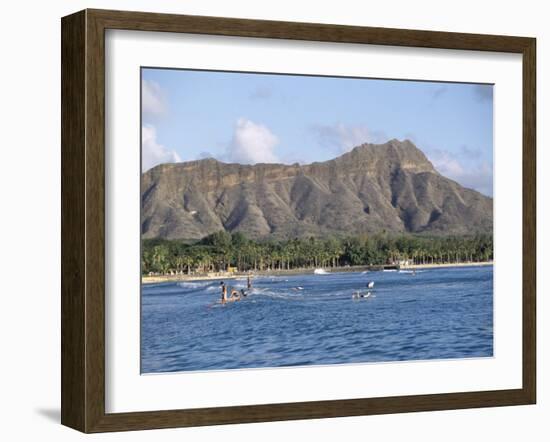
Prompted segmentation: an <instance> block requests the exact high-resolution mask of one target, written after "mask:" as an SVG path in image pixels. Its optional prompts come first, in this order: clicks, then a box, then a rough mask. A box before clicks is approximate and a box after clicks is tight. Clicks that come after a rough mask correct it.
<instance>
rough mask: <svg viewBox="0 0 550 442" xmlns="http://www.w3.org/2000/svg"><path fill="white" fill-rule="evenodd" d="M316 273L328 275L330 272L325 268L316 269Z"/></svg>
mask: <svg viewBox="0 0 550 442" xmlns="http://www.w3.org/2000/svg"><path fill="white" fill-rule="evenodd" d="M313 273H314V274H315V275H328V274H329V272H327V271H326V270H325V269H315V270H314V271H313Z"/></svg>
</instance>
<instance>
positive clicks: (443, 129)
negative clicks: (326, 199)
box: [141, 68, 493, 195]
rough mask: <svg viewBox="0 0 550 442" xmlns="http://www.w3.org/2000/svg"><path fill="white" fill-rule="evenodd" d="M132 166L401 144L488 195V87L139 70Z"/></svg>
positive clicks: (312, 156)
mask: <svg viewBox="0 0 550 442" xmlns="http://www.w3.org/2000/svg"><path fill="white" fill-rule="evenodd" d="M141 86H142V154H143V157H142V162H143V169H144V170H147V169H149V168H150V167H153V166H154V165H156V164H159V163H163V162H177V161H190V160H195V159H200V158H206V157H214V158H217V159H219V160H221V161H225V162H240V163H250V164H253V163H258V162H281V163H287V164H291V163H295V162H299V163H304V164H305V163H310V162H313V161H324V160H328V159H331V158H334V157H336V156H339V155H341V154H342V153H344V152H346V151H348V150H350V149H351V148H353V147H355V146H357V145H359V144H362V143H365V142H371V143H383V142H385V141H387V140H390V139H392V138H397V139H400V140H403V139H410V140H411V141H413V142H414V143H415V144H416V145H417V147H419V148H420V149H421V150H423V151H424V152H425V153H426V155H427V156H428V158H429V159H430V160H431V161H432V163H433V164H434V166H435V167H436V168H437V169H438V171H439V172H440V173H442V174H443V175H445V176H448V177H449V178H452V179H454V180H456V181H458V182H459V183H461V184H462V185H464V186H466V187H469V188H474V189H476V190H478V191H480V192H482V193H484V194H486V195H492V192H493V89H492V86H491V85H477V84H462V83H440V82H418V81H402V80H375V79H363V78H360V79H356V78H339V77H315V76H296V75H280V74H249V73H230V72H205V71H188V70H172V69H152V68H144V69H142V85H141Z"/></svg>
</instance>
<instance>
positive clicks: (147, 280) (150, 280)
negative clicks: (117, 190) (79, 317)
mask: <svg viewBox="0 0 550 442" xmlns="http://www.w3.org/2000/svg"><path fill="white" fill-rule="evenodd" d="M488 265H493V261H483V262H457V263H448V264H410V265H407V266H404V265H402V266H401V267H400V268H401V269H402V270H412V269H436V268H445V267H472V266H488ZM387 267H392V268H395V266H387ZM383 268H384V267H383V266H353V267H351V266H350V267H336V268H327V269H325V270H326V271H327V272H328V273H330V272H334V273H342V272H363V271H371V272H375V271H380V270H383ZM303 274H313V269H292V270H271V271H261V272H260V271H257V272H253V273H250V275H252V276H284V275H303ZM248 275H249V273H227V272H217V273H210V274H208V275H204V274H201V275H185V274H184V275H158V276H142V278H141V283H142V284H155V283H161V282H179V281H213V280H216V279H239V278H246V277H247V276H248Z"/></svg>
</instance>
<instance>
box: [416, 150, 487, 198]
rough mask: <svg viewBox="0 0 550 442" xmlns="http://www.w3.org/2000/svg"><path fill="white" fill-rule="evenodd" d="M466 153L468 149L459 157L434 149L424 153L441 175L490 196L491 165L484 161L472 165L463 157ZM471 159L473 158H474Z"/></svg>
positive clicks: (462, 151) (468, 159) (468, 158)
mask: <svg viewBox="0 0 550 442" xmlns="http://www.w3.org/2000/svg"><path fill="white" fill-rule="evenodd" d="M468 152H470V150H469V149H462V150H461V155H455V154H452V153H450V152H447V151H443V150H438V149H434V150H430V151H428V152H426V154H427V155H428V158H429V159H430V161H431V162H432V163H433V165H434V167H435V168H436V169H437V170H438V172H439V173H441V175H443V176H445V177H447V178H450V179H452V180H454V181H456V182H458V183H460V184H461V185H462V186H464V187H467V188H469V189H474V190H477V191H478V192H481V193H483V194H484V195H489V196H492V195H493V167H492V165H491V164H490V163H488V162H486V161H484V162H475V163H472V161H470V160H472V159H473V158H470V157H469V156H466V157H465V156H464V155H466V154H467V153H468ZM472 152H474V151H472ZM473 157H474V158H475V156H473Z"/></svg>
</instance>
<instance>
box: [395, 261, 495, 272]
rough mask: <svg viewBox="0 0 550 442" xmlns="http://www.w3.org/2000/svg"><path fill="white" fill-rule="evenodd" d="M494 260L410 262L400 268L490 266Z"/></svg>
mask: <svg viewBox="0 0 550 442" xmlns="http://www.w3.org/2000/svg"><path fill="white" fill-rule="evenodd" d="M493 264H494V261H480V262H456V263H445V264H410V265H406V266H401V267H400V268H401V270H419V269H439V268H447V267H480V266H492V265H493Z"/></svg>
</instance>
